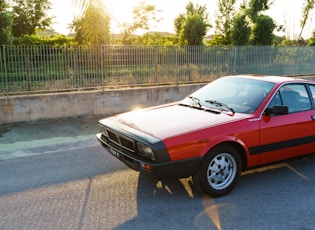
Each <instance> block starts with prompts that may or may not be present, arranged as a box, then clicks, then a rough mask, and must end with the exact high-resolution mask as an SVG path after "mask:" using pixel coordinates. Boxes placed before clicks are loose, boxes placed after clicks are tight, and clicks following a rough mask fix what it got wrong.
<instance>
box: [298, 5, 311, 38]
mask: <svg viewBox="0 0 315 230" xmlns="http://www.w3.org/2000/svg"><path fill="white" fill-rule="evenodd" d="M314 4H315V0H305V2H304V4H303V8H302V14H303V15H302V19H301V22H300V26H301V32H300V34H299V36H298V40H299V39H301V37H302V33H303V30H304V27H305V25H306V22H307V19H308V17H309V14H310V11H311V10H312V9H313V8H314Z"/></svg>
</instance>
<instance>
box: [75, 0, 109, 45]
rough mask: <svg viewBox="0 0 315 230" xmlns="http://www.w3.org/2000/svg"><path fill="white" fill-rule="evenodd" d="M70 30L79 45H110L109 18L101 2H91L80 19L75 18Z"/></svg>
mask: <svg viewBox="0 0 315 230" xmlns="http://www.w3.org/2000/svg"><path fill="white" fill-rule="evenodd" d="M70 28H71V29H73V30H74V31H75V32H76V35H75V40H76V41H77V42H78V43H79V44H81V45H82V44H87V45H99V44H105V45H106V44H109V43H110V37H111V35H110V17H109V16H108V15H107V11H104V6H103V3H102V2H101V1H93V2H92V4H89V5H88V6H87V9H86V10H85V11H84V14H83V16H82V17H80V18H75V19H74V20H73V21H72V24H71V25H70Z"/></svg>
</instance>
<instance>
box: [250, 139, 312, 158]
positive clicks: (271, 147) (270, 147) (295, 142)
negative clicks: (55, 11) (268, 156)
mask: <svg viewBox="0 0 315 230" xmlns="http://www.w3.org/2000/svg"><path fill="white" fill-rule="evenodd" d="M312 142H315V136H308V137H301V138H296V139H292V140H288V141H281V142H275V143H272V144H267V145H260V146H254V147H251V148H249V149H248V150H249V153H250V155H256V154H262V153H265V152H271V151H276V150H280V149H286V148H291V147H295V146H299V145H305V144H309V143H312Z"/></svg>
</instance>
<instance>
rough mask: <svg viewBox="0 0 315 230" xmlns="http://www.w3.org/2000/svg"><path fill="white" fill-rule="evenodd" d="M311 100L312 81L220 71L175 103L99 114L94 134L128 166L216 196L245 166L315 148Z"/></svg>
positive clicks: (314, 96) (314, 90)
mask: <svg viewBox="0 0 315 230" xmlns="http://www.w3.org/2000/svg"><path fill="white" fill-rule="evenodd" d="M314 99H315V82H312V81H307V80H302V79H294V78H287V77H275V76H247V75H245V76H226V77H221V78H219V79H218V80H215V81H213V82H211V83H209V84H208V85H206V86H204V87H202V88H201V89H199V90H197V91H196V92H194V93H193V94H191V95H189V96H188V97H186V98H185V99H183V100H182V101H179V102H175V103H171V104H166V105H161V106H157V107H152V108H147V109H143V110H140V111H133V112H128V113H123V114H120V115H116V116H113V117H109V118H105V119H102V120H100V121H99V124H100V126H101V132H100V133H99V134H97V137H98V140H99V141H100V142H101V143H102V145H103V146H104V148H105V149H106V150H107V151H108V152H110V153H111V154H112V155H114V156H115V157H117V158H118V159H119V160H121V161H122V162H124V163H125V164H126V165H128V166H129V167H131V168H132V169H135V170H139V171H142V172H148V173H151V174H152V175H153V176H155V177H156V178H157V179H169V178H184V177H190V176H192V178H193V183H194V184H195V185H197V186H198V187H199V188H201V189H202V190H203V191H204V192H205V193H207V194H208V195H210V196H212V197H219V196H223V195H225V194H227V193H228V192H230V191H231V190H232V189H233V187H234V186H235V185H236V183H237V181H238V179H239V177H240V174H241V171H242V170H244V169H247V168H250V167H255V166H259V165H263V164H266V163H270V162H274V161H279V160H284V159H287V158H291V157H296V156H301V155H305V154H312V153H315V104H314V103H315V102H314Z"/></svg>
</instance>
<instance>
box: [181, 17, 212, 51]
mask: <svg viewBox="0 0 315 230" xmlns="http://www.w3.org/2000/svg"><path fill="white" fill-rule="evenodd" d="M206 31H207V24H206V23H205V22H204V20H203V18H202V16H201V15H199V14H193V15H188V16H187V18H186V20H185V22H184V24H183V25H182V29H181V32H180V35H179V41H180V44H181V45H202V44H203V37H204V36H205V35H206Z"/></svg>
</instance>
